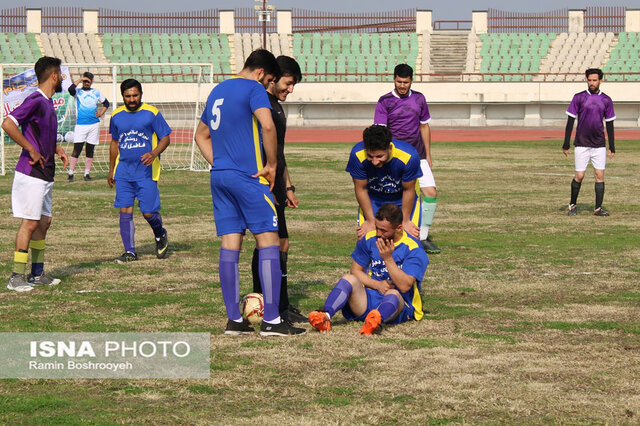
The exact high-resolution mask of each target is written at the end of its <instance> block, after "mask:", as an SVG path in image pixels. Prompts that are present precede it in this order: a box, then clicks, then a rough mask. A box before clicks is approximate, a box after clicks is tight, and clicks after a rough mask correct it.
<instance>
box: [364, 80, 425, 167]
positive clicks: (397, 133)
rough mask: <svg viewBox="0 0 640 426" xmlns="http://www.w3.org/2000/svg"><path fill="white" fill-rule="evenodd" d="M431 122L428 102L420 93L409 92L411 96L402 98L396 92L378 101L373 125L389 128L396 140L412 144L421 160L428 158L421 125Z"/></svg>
mask: <svg viewBox="0 0 640 426" xmlns="http://www.w3.org/2000/svg"><path fill="white" fill-rule="evenodd" d="M429 121H431V115H429V107H428V106H427V100H426V99H425V98H424V95H423V94H422V93H420V92H415V91H412V90H409V95H408V96H405V97H404V98H401V97H400V96H398V94H397V93H396V91H395V90H393V91H392V92H389V93H387V94H386V95H384V96H382V97H380V99H378V104H377V105H376V112H375V115H374V117H373V124H382V125H383V126H387V127H389V130H390V131H391V135H393V138H394V139H398V140H401V141H405V142H407V143H409V144H411V145H412V146H413V147H414V148H415V149H416V151H418V155H420V158H422V159H426V158H427V151H426V150H425V147H424V141H423V140H422V136H421V135H420V125H421V124H427V123H428V122H429Z"/></svg>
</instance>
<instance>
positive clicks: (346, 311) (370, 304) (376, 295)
mask: <svg viewBox="0 0 640 426" xmlns="http://www.w3.org/2000/svg"><path fill="white" fill-rule="evenodd" d="M364 290H365V291H366V292H367V309H366V310H365V311H364V313H363V314H362V315H359V316H356V314H354V313H353V311H352V310H351V308H350V307H349V304H348V303H347V304H346V305H345V306H344V308H342V316H344V318H345V319H346V320H348V321H364V319H365V317H366V316H367V314H368V313H369V312H371V311H372V310H373V309H377V308H378V306H380V303H382V298H383V297H384V294H382V293H380V292H379V291H378V290H374V289H372V288H365V289H364ZM402 302H403V303H404V307H403V308H402V311H401V312H400V313H399V314H398V316H397V317H396V318H395V319H394V320H393V321H391V322H389V323H388V324H400V323H401V322H407V321H412V320H414V319H415V318H414V316H413V311H414V308H413V306H409V305H408V304H407V302H405V301H404V300H403V301H402Z"/></svg>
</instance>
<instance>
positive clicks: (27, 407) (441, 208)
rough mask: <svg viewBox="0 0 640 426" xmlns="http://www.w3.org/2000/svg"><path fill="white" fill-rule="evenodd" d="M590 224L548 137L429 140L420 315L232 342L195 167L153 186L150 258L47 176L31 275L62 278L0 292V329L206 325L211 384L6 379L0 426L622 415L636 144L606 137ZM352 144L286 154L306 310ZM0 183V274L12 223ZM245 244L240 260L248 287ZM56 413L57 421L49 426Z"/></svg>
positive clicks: (545, 419)
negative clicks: (574, 203) (47, 217)
mask: <svg viewBox="0 0 640 426" xmlns="http://www.w3.org/2000/svg"><path fill="white" fill-rule="evenodd" d="M619 144H620V154H619V155H617V156H616V158H615V159H614V161H612V162H610V163H609V164H608V167H607V178H606V181H607V187H606V188H607V190H606V191H607V192H606V195H605V206H606V207H608V208H609V210H610V211H611V213H612V216H611V217H609V218H596V217H594V216H592V215H591V214H590V210H591V209H592V208H593V178H592V177H590V176H588V177H587V178H586V180H585V184H584V185H583V187H582V192H581V195H580V198H579V206H578V207H579V210H580V213H579V215H578V216H577V217H575V218H568V217H567V216H566V215H565V212H564V209H565V208H566V204H567V201H568V195H569V182H570V180H571V175H572V165H571V161H568V160H565V159H564V157H563V156H562V154H561V152H560V150H559V145H558V143H557V142H530V143H528V142H519V143H504V142H500V143H471V142H469V143H437V142H435V143H434V145H433V148H432V150H433V156H434V161H435V167H434V173H435V177H436V181H437V183H438V190H439V197H438V211H437V213H436V219H435V221H434V226H433V227H432V232H433V238H434V241H435V242H436V243H437V244H438V245H439V246H441V247H442V249H443V252H442V254H440V255H435V256H431V264H430V266H429V268H428V271H427V276H426V277H425V280H424V282H423V285H422V295H423V304H424V309H425V311H426V315H425V319H424V320H423V321H421V322H411V323H406V324H402V325H399V326H387V327H384V329H383V332H382V333H381V334H380V335H378V336H372V337H368V338H365V337H363V336H360V335H359V334H358V330H359V328H360V326H361V324H358V323H350V322H346V321H344V320H343V319H342V317H341V315H340V314H338V315H336V317H335V321H334V324H333V331H332V332H331V333H327V334H319V333H316V332H313V331H309V332H308V333H307V334H306V335H303V336H298V337H295V338H291V339H266V338H261V337H259V335H258V334H257V333H256V334H255V335H253V336H246V337H241V338H229V337H225V336H222V335H221V333H222V331H223V329H224V326H225V323H226V316H225V310H224V305H223V302H222V297H221V292H220V288H219V283H218V272H217V269H218V266H217V263H218V259H217V253H218V248H219V244H220V243H219V239H218V238H217V237H216V236H215V226H214V224H213V220H212V213H211V202H210V195H209V192H208V191H209V188H208V175H206V174H200V173H189V172H168V173H165V174H164V175H163V180H162V183H161V197H162V202H163V216H164V220H165V224H166V227H167V229H168V230H169V236H170V241H171V249H170V255H169V257H168V258H167V259H164V260H158V259H156V258H155V255H154V246H153V240H152V234H151V231H150V230H149V228H148V225H147V224H146V222H145V221H144V220H143V219H142V217H141V216H140V215H139V214H136V215H135V220H136V226H137V233H136V239H137V245H138V249H139V251H140V253H141V260H140V261H139V262H136V263H134V264H131V265H124V266H117V265H114V264H112V263H111V259H112V258H113V257H115V256H117V255H119V254H120V253H121V251H122V246H121V242H120V238H119V232H118V217H117V212H116V210H115V209H114V208H113V207H112V202H113V191H110V190H109V189H108V188H106V184H105V182H104V178H105V177H106V176H101V175H100V174H98V175H97V176H96V177H98V178H99V179H102V181H97V182H91V183H84V182H75V183H73V184H68V183H66V182H65V181H64V180H63V179H62V180H61V181H59V182H57V183H56V188H55V190H54V215H55V218H54V224H53V226H52V228H51V231H50V234H49V236H48V249H47V255H46V256H47V269H48V271H49V272H51V273H54V274H56V275H58V276H60V277H61V278H63V284H62V285H61V286H58V287H56V288H46V289H37V290H35V291H33V292H32V294H29V295H18V294H13V293H9V292H0V319H1V320H2V324H3V330H2V331H145V332H152V331H209V332H211V333H212V335H211V347H212V352H211V378H210V379H209V380H172V381H170V380H73V381H63V380H7V381H3V382H2V383H0V421H3V422H22V423H38V422H40V423H43V422H45V421H48V422H53V423H68V422H69V421H68V420H69V419H72V420H73V419H77V420H76V421H77V422H85V423H113V422H121V423H188V424H210V423H216V424H249V423H251V424H255V423H256V422H259V423H266V424H273V423H278V424H326V423H353V424H365V423H366V424H397V423H401V424H430V423H446V422H450V423H456V424H458V423H460V424H462V423H532V424H540V423H616V424H618V423H622V424H630V423H637V419H638V416H640V397H638V395H637V381H638V379H640V377H638V371H640V368H639V367H640V366H639V365H638V364H639V363H640V361H639V360H640V356H639V355H640V314H639V313H638V306H639V303H640V291H639V290H638V288H637V281H638V280H637V277H638V273H639V272H640V268H639V267H638V266H637V259H638V255H639V254H640V249H638V247H637V237H636V235H637V232H638V230H639V229H640V218H639V216H638V215H637V212H638V209H639V207H640V206H639V201H638V198H637V193H638V190H639V189H640V182H639V181H638V179H637V177H636V176H635V174H634V173H632V172H631V170H633V169H634V168H635V169H637V165H638V164H639V163H640V144H638V143H637V142H626V141H625V142H623V141H621V142H620V143H619ZM350 148H351V146H349V145H346V144H343V145H310V144H291V145H290V146H288V147H287V155H288V163H289V167H290V170H291V174H292V179H294V182H295V185H296V187H297V193H298V196H299V198H300V201H301V204H300V209H298V210H290V211H289V212H288V213H289V214H288V227H289V231H290V234H291V253H290V257H289V288H290V295H291V298H292V300H293V301H294V302H295V303H296V304H297V305H298V306H299V307H301V308H302V310H303V311H304V312H308V311H309V310H312V309H315V308H317V307H319V306H320V305H321V304H322V302H323V300H324V298H325V297H326V295H327V293H328V292H329V290H330V289H331V287H332V286H333V285H334V283H335V282H336V281H337V280H338V278H339V277H340V276H341V275H342V274H344V273H345V272H347V271H348V269H349V266H350V262H351V260H350V258H349V254H350V253H351V250H352V249H353V246H354V243H355V239H354V238H355V219H356V211H357V209H356V203H355V200H354V196H353V188H352V182H351V179H350V177H349V176H348V174H347V173H346V172H344V167H345V166H346V160H347V156H348V153H349V150H350ZM10 188H11V176H7V177H5V178H0V248H1V249H2V251H3V252H4V253H5V261H4V262H3V263H2V269H1V271H2V272H3V273H4V274H5V275H7V276H8V274H9V272H10V270H11V253H12V251H13V239H14V237H15V231H16V229H17V225H18V223H17V221H16V220H15V219H13V218H11V217H10ZM253 247H254V241H253V238H252V237H247V238H246V242H245V244H244V247H243V249H242V252H241V268H240V280H241V293H242V294H245V293H248V292H250V291H251V287H252V284H251V272H250V268H249V262H250V259H251V254H252V250H253ZM65 420H67V421H65Z"/></svg>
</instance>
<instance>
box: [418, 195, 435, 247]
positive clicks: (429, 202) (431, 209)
mask: <svg viewBox="0 0 640 426" xmlns="http://www.w3.org/2000/svg"><path fill="white" fill-rule="evenodd" d="M436 206H437V204H436V197H422V203H420V209H421V210H422V218H421V219H420V239H421V240H424V239H426V238H427V236H428V235H429V227H430V226H431V224H432V223H433V216H434V215H435V214H436Z"/></svg>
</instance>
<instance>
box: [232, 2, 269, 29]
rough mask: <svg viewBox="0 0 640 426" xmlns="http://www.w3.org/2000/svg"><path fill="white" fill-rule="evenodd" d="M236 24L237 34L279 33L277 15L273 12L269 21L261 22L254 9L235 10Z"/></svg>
mask: <svg viewBox="0 0 640 426" xmlns="http://www.w3.org/2000/svg"><path fill="white" fill-rule="evenodd" d="M234 22H235V30H236V33H261V32H262V31H263V29H265V28H266V32H268V33H275V32H277V31H278V22H277V13H276V11H275V10H274V11H271V14H270V19H269V21H264V22H259V21H258V11H257V10H255V9H253V8H252V7H251V8H250V7H242V8H237V9H235V10H234Z"/></svg>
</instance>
